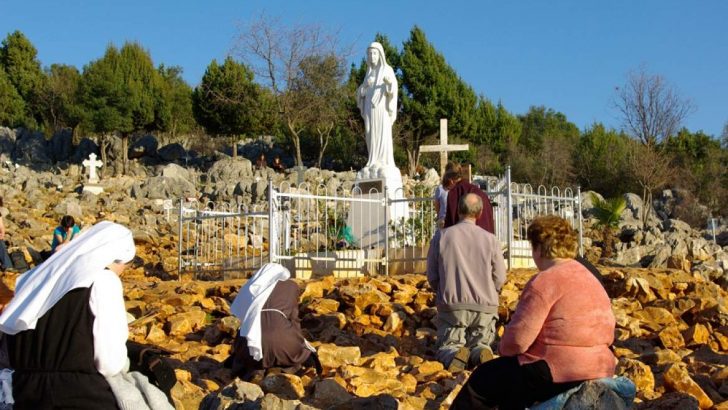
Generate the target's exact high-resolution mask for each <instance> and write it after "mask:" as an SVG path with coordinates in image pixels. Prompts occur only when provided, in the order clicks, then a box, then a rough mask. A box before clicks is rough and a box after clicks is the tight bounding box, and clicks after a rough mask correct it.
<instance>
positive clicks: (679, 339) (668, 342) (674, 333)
mask: <svg viewBox="0 0 728 410" xmlns="http://www.w3.org/2000/svg"><path fill="white" fill-rule="evenodd" d="M658 336H659V338H660V341H661V342H662V346H664V347H665V348H666V349H680V348H682V347H684V346H685V340H683V336H682V334H681V333H680V330H679V329H678V328H677V326H668V327H666V328H664V329H662V330H661V331H660V333H658Z"/></svg>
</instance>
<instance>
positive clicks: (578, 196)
mask: <svg viewBox="0 0 728 410" xmlns="http://www.w3.org/2000/svg"><path fill="white" fill-rule="evenodd" d="M575 202H576V207H575V208H576V211H577V212H578V213H577V220H578V221H579V255H580V256H584V224H583V219H582V217H581V186H580V185H577V186H576V198H575Z"/></svg>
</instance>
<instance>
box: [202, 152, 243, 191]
mask: <svg viewBox="0 0 728 410" xmlns="http://www.w3.org/2000/svg"><path fill="white" fill-rule="evenodd" d="M208 175H209V176H210V180H211V181H210V182H213V183H216V182H230V183H232V184H234V183H237V181H240V180H241V179H243V178H246V177H252V176H253V167H252V164H251V163H250V161H249V160H247V159H245V158H240V157H238V158H237V159H233V158H223V159H221V160H219V161H217V162H215V163H214V164H213V165H212V167H210V171H209V172H208Z"/></svg>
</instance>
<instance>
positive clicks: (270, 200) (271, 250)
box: [268, 177, 278, 263]
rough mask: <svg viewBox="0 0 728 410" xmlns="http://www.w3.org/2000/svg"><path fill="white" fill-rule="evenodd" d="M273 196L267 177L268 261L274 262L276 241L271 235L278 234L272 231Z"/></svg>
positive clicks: (271, 180)
mask: <svg viewBox="0 0 728 410" xmlns="http://www.w3.org/2000/svg"><path fill="white" fill-rule="evenodd" d="M274 196H275V193H274V191H273V179H272V178H270V177H268V262H270V263H276V256H275V247H276V243H277V242H278V241H277V240H274V239H273V235H277V234H278V233H277V232H274V228H273V226H274V224H275V223H276V222H277V221H274V220H273V219H274V218H275V211H274V209H273V208H274V207H275V203H276V199H275V198H274ZM276 239H277V238H276Z"/></svg>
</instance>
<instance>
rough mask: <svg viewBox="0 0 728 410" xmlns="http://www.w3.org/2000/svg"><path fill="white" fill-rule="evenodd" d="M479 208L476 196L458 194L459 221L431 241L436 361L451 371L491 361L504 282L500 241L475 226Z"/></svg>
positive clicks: (429, 275)
mask: <svg viewBox="0 0 728 410" xmlns="http://www.w3.org/2000/svg"><path fill="white" fill-rule="evenodd" d="M481 212H483V201H482V200H481V199H480V197H479V196H478V195H475V194H468V195H465V196H463V197H462V198H460V201H459V203H458V214H459V215H460V222H459V223H457V224H455V225H453V226H451V227H449V228H446V229H444V230H439V231H437V233H435V236H434V237H433V238H432V241H431V242H430V250H429V252H428V255H427V280H428V282H429V283H430V287H431V288H432V289H433V290H434V291H435V302H436V305H437V319H436V322H437V323H436V324H437V341H438V351H437V359H438V360H439V361H440V362H442V363H443V364H444V365H445V366H448V370H450V371H451V372H457V371H461V370H463V369H465V368H468V367H474V366H477V365H478V364H480V363H482V362H484V361H487V360H490V359H491V358H492V357H493V352H492V351H491V349H490V347H489V345H490V344H491V343H492V342H493V340H494V339H495V334H496V330H495V323H496V320H497V319H498V294H499V293H500V290H501V288H502V287H503V284H504V283H505V281H506V268H505V264H504V262H503V253H502V250H501V245H500V243H499V242H498V239H496V237H495V236H494V235H493V234H492V233H490V232H488V231H486V230H485V229H483V228H481V227H479V226H478V225H476V224H475V221H476V220H477V219H478V217H479V216H480V214H481Z"/></svg>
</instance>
